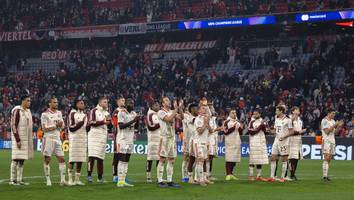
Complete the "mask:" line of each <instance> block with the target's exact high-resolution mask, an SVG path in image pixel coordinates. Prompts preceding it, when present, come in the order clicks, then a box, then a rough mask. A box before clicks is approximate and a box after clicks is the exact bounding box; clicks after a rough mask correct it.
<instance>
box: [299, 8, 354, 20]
mask: <svg viewBox="0 0 354 200" xmlns="http://www.w3.org/2000/svg"><path fill="white" fill-rule="evenodd" d="M345 19H354V11H353V10H347V11H331V12H312V13H301V14H296V15H295V21H296V22H317V21H329V20H345Z"/></svg>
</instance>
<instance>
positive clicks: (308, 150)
mask: <svg viewBox="0 0 354 200" xmlns="http://www.w3.org/2000/svg"><path fill="white" fill-rule="evenodd" d="M241 140H242V144H241V155H242V157H248V156H249V152H250V149H249V144H248V136H242V137H241ZM273 140H274V137H267V149H268V155H270V154H271V150H272V143H273ZM302 143H303V144H302V150H303V155H304V158H305V159H312V160H320V159H322V154H321V145H320V144H316V142H315V139H314V138H313V137H303V139H302ZM353 146H354V138H337V139H336V149H335V152H336V155H335V156H334V159H335V160H353ZM34 148H35V150H37V151H41V148H42V141H41V140H37V139H35V140H34ZM0 149H11V141H9V140H0ZM63 149H64V151H65V152H67V151H69V142H68V141H67V140H66V141H64V142H63ZM113 149H114V142H113V141H112V140H108V141H107V145H106V153H113ZM177 152H178V154H179V155H181V154H182V143H181V142H177ZM134 153H135V154H147V142H146V141H136V142H135V144H134ZM224 155H225V145H224V143H219V145H218V156H220V157H222V156H224Z"/></svg>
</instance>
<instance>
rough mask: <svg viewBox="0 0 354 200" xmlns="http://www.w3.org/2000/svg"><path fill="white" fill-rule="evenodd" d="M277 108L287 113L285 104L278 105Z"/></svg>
mask: <svg viewBox="0 0 354 200" xmlns="http://www.w3.org/2000/svg"><path fill="white" fill-rule="evenodd" d="M276 109H278V110H280V111H281V112H282V113H283V114H285V106H283V105H279V106H277V107H276Z"/></svg>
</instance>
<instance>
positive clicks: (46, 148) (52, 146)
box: [42, 137, 64, 157]
mask: <svg viewBox="0 0 354 200" xmlns="http://www.w3.org/2000/svg"><path fill="white" fill-rule="evenodd" d="M42 154H43V155H44V156H48V157H51V156H52V155H55V156H64V151H63V148H62V143H61V141H60V140H58V139H53V138H47V137H44V138H43V143H42Z"/></svg>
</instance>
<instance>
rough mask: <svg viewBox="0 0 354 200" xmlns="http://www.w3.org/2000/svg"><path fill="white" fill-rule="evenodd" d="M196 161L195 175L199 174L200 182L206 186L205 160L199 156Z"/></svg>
mask: <svg viewBox="0 0 354 200" xmlns="http://www.w3.org/2000/svg"><path fill="white" fill-rule="evenodd" d="M197 157H198V158H197V160H196V162H197V163H196V165H195V173H196V174H197V177H198V179H197V180H198V182H199V184H200V185H201V186H205V185H206V183H205V179H204V173H203V172H204V159H203V158H202V157H200V155H198V156H197Z"/></svg>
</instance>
